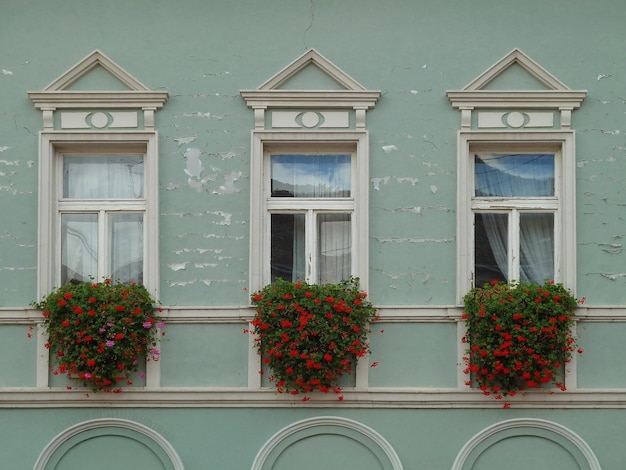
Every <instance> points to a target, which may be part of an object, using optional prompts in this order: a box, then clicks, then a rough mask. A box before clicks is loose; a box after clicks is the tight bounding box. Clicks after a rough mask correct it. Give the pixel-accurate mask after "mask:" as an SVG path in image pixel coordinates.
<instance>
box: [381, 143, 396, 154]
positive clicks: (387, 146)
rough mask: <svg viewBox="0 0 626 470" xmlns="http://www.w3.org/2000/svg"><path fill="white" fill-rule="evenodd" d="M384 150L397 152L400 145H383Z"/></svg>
mask: <svg viewBox="0 0 626 470" xmlns="http://www.w3.org/2000/svg"><path fill="white" fill-rule="evenodd" d="M382 149H383V152H385V153H390V152H394V151H395V152H397V151H398V147H396V146H395V145H383V146H382Z"/></svg>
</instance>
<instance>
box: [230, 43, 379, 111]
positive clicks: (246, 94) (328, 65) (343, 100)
mask: <svg viewBox="0 0 626 470" xmlns="http://www.w3.org/2000/svg"><path fill="white" fill-rule="evenodd" d="M241 95H242V96H243V98H244V99H245V100H246V102H247V104H248V106H250V107H252V108H264V107H294V106H301V107H318V108H320V107H330V108H337V107H343V108H359V109H369V108H373V107H374V105H375V103H376V101H377V100H378V98H379V97H380V91H370V90H367V89H366V88H365V87H364V86H363V85H361V84H360V83H359V82H357V81H356V80H355V79H353V78H352V77H350V76H349V75H348V74H347V73H345V72H344V71H343V70H341V69H340V68H339V67H337V66H336V65H335V64H333V63H332V62H331V61H329V60H328V59H326V58H325V57H324V56H323V55H322V54H320V53H319V52H317V51H316V50H315V49H309V50H307V51H306V52H305V53H304V54H302V55H301V56H300V57H298V58H297V59H295V60H294V61H293V62H291V63H290V64H289V65H287V66H286V67H285V68H283V69H282V70H280V71H279V72H278V73H276V74H275V75H273V76H272V77H271V78H270V79H268V80H267V81H265V82H264V83H263V84H261V85H260V86H259V87H258V88H256V89H254V90H242V91H241Z"/></svg>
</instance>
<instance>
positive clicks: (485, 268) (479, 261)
mask: <svg viewBox="0 0 626 470" xmlns="http://www.w3.org/2000/svg"><path fill="white" fill-rule="evenodd" d="M508 220H509V217H508V215H507V214H488V213H477V214H475V222H474V260H475V261H474V262H475V266H474V276H475V280H474V285H475V286H476V287H482V286H483V285H484V284H485V283H488V282H491V281H501V282H506V281H507V275H508V271H509V268H508V265H509V262H508V251H509V250H508Z"/></svg>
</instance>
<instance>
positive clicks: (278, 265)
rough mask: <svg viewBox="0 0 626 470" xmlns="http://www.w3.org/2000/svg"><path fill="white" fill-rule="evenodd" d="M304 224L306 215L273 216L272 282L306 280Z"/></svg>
mask: <svg viewBox="0 0 626 470" xmlns="http://www.w3.org/2000/svg"><path fill="white" fill-rule="evenodd" d="M304 223H305V215H304V214H272V217H271V225H272V226H271V237H272V239H271V255H270V256H271V259H270V270H271V275H272V282H274V280H275V279H276V278H279V277H280V278H282V279H284V280H286V281H296V280H303V279H305V277H306V257H305V230H304Z"/></svg>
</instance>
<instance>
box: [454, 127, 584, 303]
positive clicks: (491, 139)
mask: <svg viewBox="0 0 626 470" xmlns="http://www.w3.org/2000/svg"><path fill="white" fill-rule="evenodd" d="M485 149H488V150H497V151H498V152H501V153H506V152H507V151H510V152H511V153H515V152H518V153H522V152H523V151H524V150H526V151H529V150H532V151H545V152H550V153H554V155H555V197H554V198H534V199H533V198H522V199H518V200H517V201H514V199H515V198H494V200H493V201H486V200H485V198H475V197H474V155H475V154H476V153H477V152H481V151H484V150H485ZM575 155H576V154H575V148H574V133H573V131H537V132H516V133H513V132H512V133H502V132H480V131H468V132H465V131H460V132H459V137H458V158H457V162H458V166H457V170H458V171H457V178H458V180H457V185H458V186H457V187H458V195H457V207H458V212H457V248H458V253H457V259H458V267H457V276H458V277H457V279H458V280H459V282H458V283H457V287H458V292H457V295H458V299H459V301H460V300H461V299H462V298H463V296H464V295H465V294H466V293H467V292H468V291H469V290H470V289H471V288H472V287H473V280H474V214H475V213H476V212H481V211H482V212H487V211H489V212H493V211H496V210H498V209H500V210H502V211H503V212H507V213H508V212H511V211H516V210H524V209H533V212H540V211H542V210H543V211H548V212H552V213H554V214H555V218H554V226H555V230H554V231H555V247H554V248H555V267H554V277H555V279H554V280H555V281H556V282H561V283H563V284H564V285H565V286H566V287H568V288H570V289H572V291H573V290H574V289H575V286H576V190H575V183H576V180H575V178H576V174H575V171H576V161H575ZM534 209H536V210H534ZM511 232H514V231H513V230H509V233H511ZM514 237H516V236H515V235H514ZM509 241H510V243H512V244H515V243H516V238H513V239H510V240H509ZM515 262H516V263H519V260H516V261H515ZM511 269H512V268H511V267H509V271H511Z"/></svg>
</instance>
